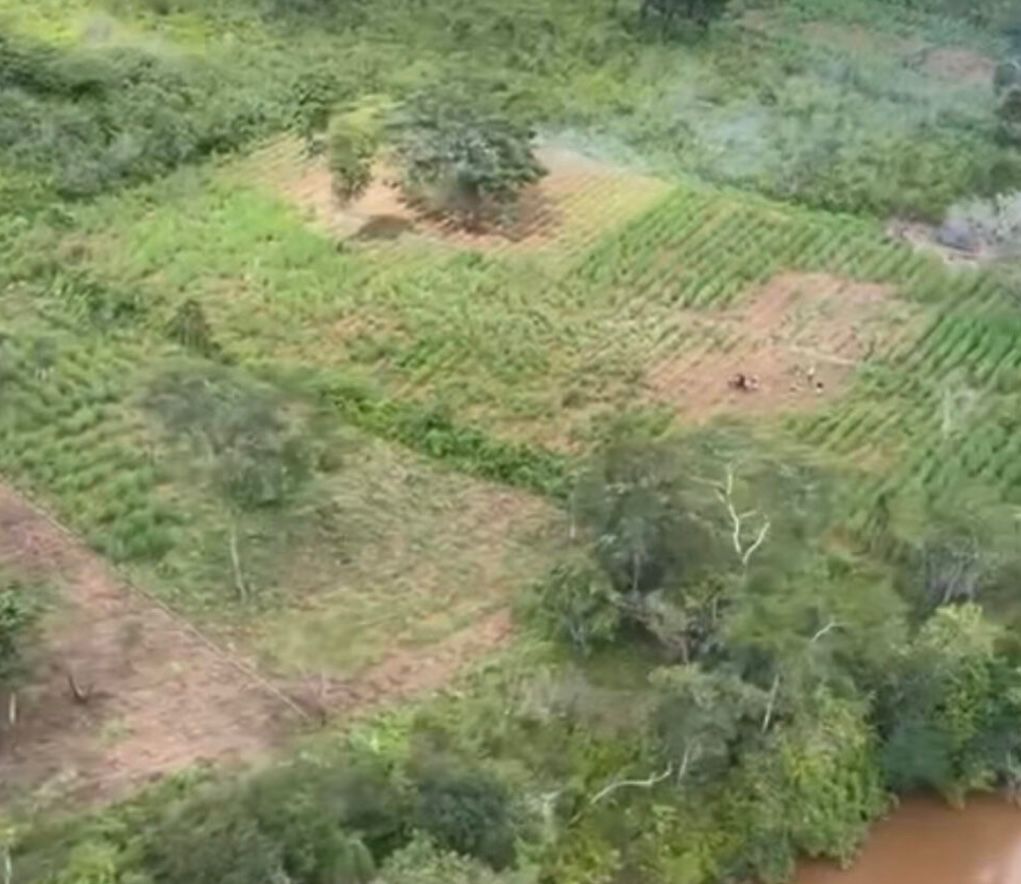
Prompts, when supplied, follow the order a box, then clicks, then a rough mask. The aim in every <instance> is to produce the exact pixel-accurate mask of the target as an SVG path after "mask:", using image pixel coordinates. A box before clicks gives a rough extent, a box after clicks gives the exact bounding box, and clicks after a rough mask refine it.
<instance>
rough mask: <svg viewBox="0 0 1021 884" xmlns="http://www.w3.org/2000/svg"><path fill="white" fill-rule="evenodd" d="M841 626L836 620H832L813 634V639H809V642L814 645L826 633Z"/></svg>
mask: <svg viewBox="0 0 1021 884" xmlns="http://www.w3.org/2000/svg"><path fill="white" fill-rule="evenodd" d="M839 628H840V624H839V623H838V622H837V621H836V620H831V621H830V622H829V623H827V624H826V625H825V626H824V627H823V628H822V629H820V630H819V631H818V632H817V633H816V634H815V635H813V636H812V639H811V641H809V644H810V645H814V644H815V643H816V642H817V641H819V639H821V638H822V637H823V636H824V635H826V634H827V633H829V632H832V631H833V630H834V629H839Z"/></svg>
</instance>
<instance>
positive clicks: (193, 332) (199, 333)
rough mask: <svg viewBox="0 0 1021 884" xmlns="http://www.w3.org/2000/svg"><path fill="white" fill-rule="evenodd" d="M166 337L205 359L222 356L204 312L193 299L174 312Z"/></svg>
mask: <svg viewBox="0 0 1021 884" xmlns="http://www.w3.org/2000/svg"><path fill="white" fill-rule="evenodd" d="M167 336H168V337H169V338H170V339H171V340H172V341H176V342H177V343H178V344H180V345H181V346H182V347H185V348H187V349H188V350H191V351H192V352H194V353H198V354H199V355H200V356H205V357H206V358H207V359H217V358H220V357H221V356H222V355H223V352H222V351H221V349H220V345H219V344H218V343H217V341H216V337H215V335H214V334H213V327H212V325H210V323H209V320H208V319H207V318H206V311H205V310H204V309H203V307H202V304H201V303H200V302H199V301H197V300H196V299H195V298H187V299H186V300H184V301H183V302H182V303H181V304H180V306H178V308H177V309H176V310H175V311H174V314H173V316H171V317H170V321H169V322H168V323H167Z"/></svg>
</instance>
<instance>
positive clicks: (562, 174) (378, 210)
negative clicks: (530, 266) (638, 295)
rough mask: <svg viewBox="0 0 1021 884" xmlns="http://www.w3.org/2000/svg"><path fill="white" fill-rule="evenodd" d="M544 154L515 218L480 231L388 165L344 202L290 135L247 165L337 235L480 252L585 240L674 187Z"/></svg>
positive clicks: (565, 155) (570, 156) (321, 163)
mask: <svg viewBox="0 0 1021 884" xmlns="http://www.w3.org/2000/svg"><path fill="white" fill-rule="evenodd" d="M539 158H540V160H541V161H542V163H543V164H544V165H545V166H546V168H547V170H548V171H549V174H548V175H547V176H546V177H545V178H544V179H543V180H542V181H540V182H539V183H538V184H536V185H534V186H532V187H529V188H527V189H526V190H525V191H524V192H523V193H522V195H521V198H520V201H519V204H518V206H517V207H516V210H515V213H514V218H513V220H511V221H508V222H507V223H505V224H491V225H489V226H488V227H483V228H482V229H479V230H466V229H464V228H463V227H461V226H458V225H457V224H454V223H452V222H450V221H447V220H444V219H442V218H440V217H437V216H434V215H431V214H428V213H426V212H424V211H422V210H421V209H419V208H417V207H415V206H413V205H409V204H408V202H407V201H406V200H405V199H404V197H403V194H402V192H401V189H400V187H399V186H398V184H397V181H396V177H395V175H394V174H393V172H392V171H391V170H389V169H387V168H385V167H380V168H378V169H377V170H376V173H375V176H374V178H373V182H372V184H371V185H370V186H369V188H368V190H367V191H366V192H365V193H364V194H363V195H362V196H361V197H359V198H358V199H356V200H354V201H352V202H350V203H347V204H344V203H341V202H340V201H339V200H338V199H337V197H336V196H335V195H334V193H333V190H332V187H331V179H330V173H329V170H328V168H327V166H326V162H325V159H324V158H322V157H307V156H304V155H303V152H302V149H301V145H300V143H298V142H296V141H294V140H292V139H284V140H282V141H280V142H277V143H275V144H273V145H271V146H270V147H268V148H266V149H265V150H263V151H262V152H260V153H259V154H257V155H256V156H255V157H253V160H252V162H251V163H250V165H251V167H252V168H253V169H254V172H253V174H254V175H255V176H256V177H257V178H258V179H260V180H262V181H264V182H266V183H267V184H269V185H271V186H272V187H273V188H274V189H275V190H276V191H277V192H279V193H280V194H282V195H283V196H284V197H285V198H286V199H287V200H288V201H290V202H292V203H294V204H295V205H297V206H298V207H299V208H300V209H301V210H302V212H303V213H304V214H305V215H306V217H307V218H308V219H309V221H310V222H312V223H313V224H315V225H316V226H317V227H319V228H320V229H324V230H327V231H329V232H330V233H331V234H332V235H334V236H337V237H339V238H342V239H350V240H354V241H358V242H381V241H382V242H386V241H392V240H399V239H402V238H408V237H410V238H419V239H426V240H431V241H436V242H442V243H445V244H448V245H451V246H454V247H456V248H465V249H474V250H481V251H500V250H507V249H510V250H523V251H535V250H542V249H546V248H549V247H552V246H560V245H562V244H563V242H564V240H575V239H577V240H585V239H587V238H588V237H589V236H590V235H591V233H592V232H593V231H595V232H598V231H599V230H601V229H604V228H605V227H606V225H607V224H608V223H616V222H618V221H620V220H622V219H623V218H626V217H627V216H628V215H630V214H633V213H635V212H639V211H641V210H642V209H644V208H646V207H648V206H649V205H650V204H651V202H652V201H653V200H655V199H656V198H657V197H658V196H660V195H661V194H663V193H664V192H665V191H666V190H667V189H668V186H669V185H667V184H666V183H665V182H662V181H660V180H658V179H655V178H651V177H648V176H643V175H638V174H635V173H633V172H628V171H626V170H623V169H619V168H616V167H613V166H610V165H607V164H606V163H601V162H599V161H596V160H593V159H591V158H589V157H585V156H583V155H582V154H579V153H577V152H575V151H571V150H565V149H558V148H551V147H547V148H543V149H542V150H540V151H539Z"/></svg>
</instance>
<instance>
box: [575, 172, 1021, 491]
mask: <svg viewBox="0 0 1021 884" xmlns="http://www.w3.org/2000/svg"><path fill="white" fill-rule="evenodd" d="M785 271H800V272H822V273H827V274H832V275H834V276H837V277H841V278H847V279H850V280H855V281H859V282H874V283H885V284H889V285H890V286H891V287H892V290H893V292H894V293H895V294H896V296H897V297H899V298H900V299H901V300H902V301H903V302H907V303H910V304H912V305H914V307H913V308H912V309H913V310H914V311H915V312H916V313H917V317H916V320H915V321H913V322H910V323H907V324H903V325H901V327H896V326H892V327H891V328H890V331H889V334H888V335H884V336H883V337H882V338H881V340H880V345H879V346H878V347H877V348H876V350H875V351H874V352H870V353H869V354H867V359H866V360H865V361H864V362H863V363H862V364H861V365H860V366H859V367H858V369H857V370H856V373H855V377H854V382H853V385H852V387H851V389H850V391H849V392H848V394H847V395H845V396H843V397H841V398H840V399H838V400H837V401H835V402H834V403H833V404H832V405H830V406H829V407H826V408H821V409H819V410H817V411H815V412H813V413H811V414H810V415H807V416H804V415H802V416H797V417H791V418H788V419H787V420H786V421H785V424H786V426H787V427H788V428H789V429H790V430H792V431H793V432H794V433H795V434H796V435H797V437H798V438H800V439H802V440H803V441H804V442H805V443H807V444H809V445H811V446H813V447H817V448H821V449H823V450H826V451H829V452H831V453H832V454H834V455H836V456H838V457H839V458H840V459H841V460H844V461H847V460H850V462H862V463H870V464H874V465H875V467H876V469H877V479H876V482H875V487H876V488H877V489H878V488H883V489H886V490H889V489H890V488H896V487H898V486H901V485H908V484H910V485H916V486H918V487H921V488H924V489H925V490H926V491H928V492H931V493H933V494H939V493H945V492H949V491H951V490H952V489H953V488H955V487H960V484H961V482H962V481H965V480H966V481H968V482H976V481H979V482H982V483H984V484H986V485H988V486H989V487H990V488H993V489H995V491H996V492H997V493H998V494H999V495H1001V496H1006V497H1008V498H1010V499H1013V500H1021V457H1019V455H1021V432H1019V430H1021V308H1019V305H1018V303H1017V301H1016V299H1013V298H1012V297H1011V295H1010V294H1009V292H1008V291H1007V290H1006V289H1005V286H1004V284H1003V283H1002V282H1001V280H1000V279H999V278H998V277H997V276H996V275H994V274H993V273H990V272H984V271H976V270H971V269H959V270H954V269H949V268H947V267H945V266H944V265H942V264H941V263H940V262H939V261H938V260H937V259H935V258H934V257H931V256H927V255H924V254H922V253H920V252H917V251H914V250H912V249H910V248H908V247H906V246H905V245H902V244H900V243H897V242H893V241H890V240H887V239H885V238H884V236H883V235H882V233H881V231H880V230H879V229H878V228H877V227H876V226H874V225H869V224H864V223H862V222H859V221H855V220H852V219H846V218H842V217H839V216H825V215H819V214H815V213H808V212H801V211H797V210H793V209H786V208H783V209H781V208H777V207H776V206H773V205H769V204H765V203H756V202H754V201H749V200H748V198H747V197H745V196H744V195H741V196H729V195H727V194H719V193H713V192H707V191H699V190H689V189H686V188H680V189H678V190H676V191H675V192H674V193H672V194H671V195H670V196H669V197H667V198H665V199H664V200H662V201H661V202H660V203H659V204H658V205H657V206H656V207H655V208H654V209H653V210H651V211H650V212H648V213H646V214H645V215H643V216H642V217H640V218H638V219H636V220H634V221H633V222H631V223H630V224H628V225H627V226H626V227H625V228H623V229H622V230H621V231H620V232H619V233H618V234H616V235H614V236H611V237H608V238H606V239H605V240H604V241H603V242H602V243H600V244H599V246H598V247H597V248H595V249H594V250H593V251H592V252H591V253H590V254H589V255H588V256H587V257H586V258H585V259H584V260H583V261H582V262H581V263H580V264H578V265H577V266H576V267H575V269H574V271H573V277H574V279H573V282H574V283H575V284H578V285H582V286H586V287H590V290H594V291H596V292H603V293H604V295H603V296H602V297H597V298H596V299H595V300H605V302H606V303H607V304H608V305H609V308H610V309H609V311H608V313H607V316H606V317H605V318H604V320H603V322H602V323H601V325H600V327H599V328H598V329H593V330H592V335H591V340H590V341H589V346H590V347H591V348H592V350H593V353H594V354H600V355H603V356H606V357H608V355H609V354H610V353H628V354H629V355H630V358H631V359H632V360H642V361H643V362H644V365H645V367H646V368H647V369H648V368H649V367H651V366H654V365H656V364H658V363H659V362H660V361H661V360H662V359H664V358H665V357H666V356H668V355H671V354H672V355H673V356H674V357H677V356H680V355H684V354H686V353H689V352H694V351H696V350H706V349H709V350H715V351H719V352H723V351H725V350H728V349H730V348H732V347H734V346H736V343H737V341H736V339H735V334H737V335H740V333H741V332H740V330H736V329H735V328H733V327H732V326H727V325H726V324H724V325H720V326H716V327H714V326H713V325H712V318H713V316H714V314H715V311H718V310H721V309H724V308H730V309H729V310H728V314H727V315H729V316H730V317H731V318H733V317H734V316H737V315H739V314H740V308H741V306H742V304H743V303H746V299H747V298H748V297H749V296H750V295H751V294H752V293H754V291H755V290H756V288H757V287H758V286H761V285H762V284H764V283H766V282H768V281H769V280H770V279H771V278H773V277H775V276H776V275H777V274H780V273H782V272H785ZM692 311H698V313H697V314H696V313H693V312H692ZM698 315H700V316H704V317H705V318H706V320H707V322H706V323H704V324H700V322H699V321H698V320H697V318H696V317H697V316H698ZM592 361H594V362H595V361H598V359H597V358H593V360H592ZM866 454H869V455H870V457H869V458H866V457H865V455H866ZM854 455H859V457H853V456H854ZM879 474H881V475H879Z"/></svg>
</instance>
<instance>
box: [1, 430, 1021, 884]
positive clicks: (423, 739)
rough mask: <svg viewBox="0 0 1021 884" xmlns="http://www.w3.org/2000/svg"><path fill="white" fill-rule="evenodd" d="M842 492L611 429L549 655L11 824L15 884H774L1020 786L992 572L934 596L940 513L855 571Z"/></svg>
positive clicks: (1014, 702)
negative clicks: (252, 752)
mask: <svg viewBox="0 0 1021 884" xmlns="http://www.w3.org/2000/svg"><path fill="white" fill-rule="evenodd" d="M842 500H843V493H842V490H841V487H840V483H839V481H838V480H837V479H836V478H835V477H833V476H831V475H830V474H828V473H826V472H823V471H821V470H820V469H819V468H818V467H816V466H814V465H812V464H808V463H805V462H803V461H801V460H799V459H798V457H797V455H796V454H795V453H792V452H788V451H783V450H779V449H776V448H770V447H767V446H764V445H763V444H762V442H761V440H751V439H745V438H739V437H734V436H731V435H729V434H726V433H713V434H711V435H703V436H698V437H693V438H688V439H681V440H678V439H667V440H663V439H659V440H658V441H652V440H649V439H648V438H646V437H644V436H641V437H636V436H634V435H631V436H620V435H615V436H613V437H612V438H611V441H610V443H609V444H608V445H607V446H606V447H605V448H604V450H603V451H602V452H601V453H600V454H599V455H598V456H597V457H595V458H593V459H592V461H591V462H590V463H589V465H588V468H587V470H586V471H585V472H584V474H583V475H582V476H581V477H580V479H579V481H578V482H577V484H576V485H575V487H574V493H573V494H572V495H571V510H570V511H571V513H572V514H573V525H574V529H573V532H572V534H573V536H574V537H575V541H574V543H573V544H568V546H569V549H568V551H567V552H566V553H565V560H564V563H563V564H561V565H560V566H558V567H557V568H555V569H554V570H553V571H552V572H551V574H550V575H549V576H548V577H547V578H546V579H545V580H544V581H542V582H541V584H540V585H538V586H537V587H535V589H534V590H533V591H531V592H530V593H528V595H527V597H526V598H524V599H523V600H522V612H523V614H524V615H525V618H526V619H525V622H526V624H529V628H530V629H531V630H532V631H533V634H536V635H542V636H546V637H548V638H549V639H550V640H552V643H553V644H552V645H551V644H546V643H541V644H535V645H532V644H528V643H526V644H525V645H524V646H522V647H521V648H520V649H519V650H518V651H516V652H515V655H514V656H510V657H508V658H506V659H505V660H504V661H503V662H502V664H501V665H499V666H496V667H489V668H487V669H486V670H483V671H480V672H479V673H477V674H476V675H475V677H474V679H473V681H472V682H471V683H470V684H469V686H468V688H469V689H468V690H467V691H460V692H458V693H457V694H456V695H451V696H449V697H445V698H439V699H436V700H433V701H431V702H430V703H428V704H427V705H424V706H422V707H420V708H419V709H418V710H417V711H415V712H413V713H412V714H410V715H403V716H401V717H398V718H392V719H385V720H381V721H379V722H377V723H374V724H371V725H368V726H366V727H365V728H362V729H360V730H358V731H356V732H355V734H354V735H352V736H351V737H349V738H347V740H346V742H345V746H344V748H343V750H337V749H335V748H322V749H320V750H319V752H318V753H314V754H313V755H311V756H309V757H306V758H303V759H302V760H301V761H298V762H294V763H290V764H285V765H281V766H276V767H270V768H268V769H264V770H261V771H256V772H253V773H249V774H246V775H241V776H238V775H231V774H230V773H227V774H225V775H223V776H222V777H219V778H214V779H207V780H201V779H200V780H199V781H194V780H193V781H188V780H183V781H180V782H179V783H174V782H171V783H167V784H165V785H163V786H161V787H159V788H157V789H156V790H154V791H153V792H151V793H150V794H144V793H143V795H141V796H140V797H138V798H136V799H135V800H134V801H131V802H128V803H127V804H124V805H121V806H119V807H115V808H113V809H110V810H107V811H104V812H100V813H99V814H97V815H96V816H93V817H87V818H78V819H74V820H71V821H70V822H68V823H66V824H63V825H60V824H58V825H56V826H54V825H53V824H51V825H50V826H49V827H47V826H43V827H40V828H38V829H35V830H30V831H28V832H27V833H26V835H25V836H24V837H23V838H22V839H21V840H20V841H18V842H17V844H16V845H15V849H14V851H13V862H14V867H15V869H16V870H17V873H18V875H19V880H25V881H40V882H46V884H56V882H60V884H63V882H70V881H82V880H90V881H96V882H104V884H105V882H111V884H112V882H121V884H123V882H128V881H130V882H133V884H142V882H146V884H184V882H189V884H190V882H199V881H206V880H208V881H214V880H215V881H230V882H234V884H256V882H258V884H270V882H279V881H289V882H295V884H306V882H307V884H321V882H330V884H337V882H340V884H361V882H370V881H372V882H377V884H440V882H442V884H491V882H493V884H495V882H503V884H538V882H552V881H556V882H557V884H561V882H566V884H582V882H586V884H591V882H610V881H616V880H629V881H635V882H642V884H657V882H663V884H667V882H669V884H675V882H677V881H690V882H711V881H721V880H726V881H729V880H762V881H764V882H782V881H786V880H788V878H789V876H790V874H791V873H792V871H793V869H794V865H795V862H796V860H797V859H798V857H800V856H803V855H809V856H819V857H829V858H832V859H834V860H837V861H839V862H848V861H850V860H851V859H852V858H853V857H854V855H855V853H856V851H857V850H858V848H859V847H860V845H861V843H862V842H863V840H864V838H865V837H866V835H867V832H868V829H869V826H870V824H871V823H872V821H874V820H875V819H876V818H878V817H879V816H881V815H882V814H884V813H885V812H886V811H887V810H888V809H889V808H890V807H891V804H892V797H893V796H894V795H896V794H904V793H912V792H915V791H917V790H919V789H927V790H934V791H937V792H940V793H942V794H943V795H945V796H946V797H947V798H948V799H950V800H953V801H961V800H964V799H965V797H966V795H967V793H969V792H971V791H973V790H988V789H996V788H1008V789H1017V788H1018V786H1019V785H1021V766H1019V764H1018V761H1017V759H1018V756H1019V753H1021V727H1019V725H1021V666H1019V664H1021V659H1019V658H1018V656H1017V654H1018V649H1017V647H1016V644H1014V645H1012V644H1011V643H1010V642H1009V641H1007V640H1006V636H1005V634H1004V631H1003V630H1002V629H1000V628H999V627H997V626H996V625H995V624H994V623H993V622H992V620H991V619H990V618H989V617H988V616H987V615H986V614H985V613H984V612H983V610H982V609H981V607H980V604H981V603H982V602H983V601H984V593H985V587H988V586H990V585H991V583H993V582H995V581H997V580H1000V579H1001V578H1002V575H1003V574H1004V573H1006V572H1005V571H1004V569H1003V568H1002V564H1003V563H1002V562H1000V561H997V569H996V572H995V574H994V573H993V572H991V571H990V572H989V573H988V574H986V575H985V576H984V577H983V578H982V579H981V580H978V581H977V583H975V585H977V586H979V587H982V588H981V589H979V590H976V591H975V592H973V593H972V594H971V595H970V596H967V595H964V594H960V595H956V596H955V595H953V594H951V595H949V596H948V595H947V594H945V593H936V594H935V595H933V594H932V593H930V592H929V591H928V588H931V584H932V571H933V569H934V568H935V569H939V568H940V567H943V568H945V569H947V570H946V573H944V574H943V575H942V576H943V577H948V576H949V577H953V575H955V574H959V573H960V572H961V569H960V567H958V566H959V564H960V562H959V561H958V560H951V559H947V558H945V557H941V556H938V555H934V554H932V551H933V550H934V549H935V548H936V545H941V546H942V547H945V546H946V545H947V544H948V543H950V542H951V541H952V538H953V536H955V535H954V532H955V531H956V530H957V529H955V528H954V527H953V525H952V524H949V523H942V522H940V523H939V524H938V525H937V524H936V521H935V518H934V520H933V527H932V530H931V531H930V536H929V539H928V540H924V539H923V541H922V542H920V543H919V545H918V546H917V548H918V549H920V550H926V549H928V550H929V552H930V559H931V566H930V567H928V568H923V567H921V565H922V560H920V559H919V558H918V557H916V556H914V555H904V554H896V555H894V554H892V553H891V554H890V555H888V556H887V557H886V558H882V559H879V560H877V559H876V558H875V557H872V556H869V555H868V554H867V552H866V550H865V549H864V548H862V549H858V548H856V547H855V545H854V544H853V543H852V542H850V541H849V538H847V537H846V536H839V538H838V536H837V535H838V534H839V531H840V526H841V514H842V512H843V504H842ZM885 524H886V528H885V529H884V530H886V531H889V532H891V537H890V538H889V540H890V542H889V543H888V544H885V545H884V548H885V549H888V550H901V551H903V550H905V549H908V548H909V547H910V546H911V544H906V543H905V542H902V540H903V539H902V538H901V539H899V538H898V537H897V536H895V535H896V534H897V532H899V531H900V528H899V527H897V522H896V520H893V521H887V522H886V523H885ZM937 527H938V528H940V530H939V531H937V530H936V529H937ZM674 539H676V540H677V541H678V542H677V543H674V542H672V541H673V540H674ZM1008 553H1009V551H1008ZM976 554H977V555H980V554H978V553H976ZM1013 555H1014V556H1015V558H1016V557H1017V551H1016V550H1014V551H1013ZM980 560H981V556H980ZM941 562H942V563H943V564H942V566H941V565H940V563H941ZM1008 570H1009V569H1008ZM943 584H945V580H944V581H943ZM943 584H941V585H943ZM969 585H972V584H971V583H969ZM916 588H920V589H921V590H922V591H921V592H916V591H915V589H916ZM87 875H92V876H93V877H91V878H89V877H87Z"/></svg>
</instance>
